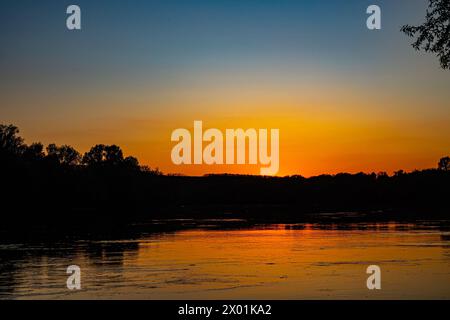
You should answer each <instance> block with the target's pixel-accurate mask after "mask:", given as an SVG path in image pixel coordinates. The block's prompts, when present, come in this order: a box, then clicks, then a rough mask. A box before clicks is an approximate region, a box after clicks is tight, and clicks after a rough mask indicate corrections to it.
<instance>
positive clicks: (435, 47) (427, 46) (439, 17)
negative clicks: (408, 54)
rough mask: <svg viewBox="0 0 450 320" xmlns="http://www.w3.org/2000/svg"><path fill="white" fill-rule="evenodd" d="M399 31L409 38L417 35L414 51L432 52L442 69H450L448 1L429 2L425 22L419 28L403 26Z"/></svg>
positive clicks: (449, 12)
mask: <svg viewBox="0 0 450 320" xmlns="http://www.w3.org/2000/svg"><path fill="white" fill-rule="evenodd" d="M401 31H402V32H404V33H405V34H406V35H407V36H409V37H415V36H416V35H417V39H416V41H415V42H414V43H413V44H412V46H413V48H414V49H416V50H421V49H423V50H425V52H432V53H434V54H436V55H437V56H438V58H439V61H440V64H441V67H442V68H443V69H448V68H449V67H450V0H430V3H429V5H428V9H427V13H426V21H425V22H424V23H423V24H422V25H420V26H409V25H405V26H403V27H402V28H401Z"/></svg>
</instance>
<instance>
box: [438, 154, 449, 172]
mask: <svg viewBox="0 0 450 320" xmlns="http://www.w3.org/2000/svg"><path fill="white" fill-rule="evenodd" d="M438 169H439V170H443V171H450V157H444V158H442V159H441V160H439V164H438Z"/></svg>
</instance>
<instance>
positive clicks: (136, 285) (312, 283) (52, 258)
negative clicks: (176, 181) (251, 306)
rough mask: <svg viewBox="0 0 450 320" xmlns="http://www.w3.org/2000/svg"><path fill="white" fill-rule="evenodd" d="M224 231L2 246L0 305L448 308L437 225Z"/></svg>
mask: <svg viewBox="0 0 450 320" xmlns="http://www.w3.org/2000/svg"><path fill="white" fill-rule="evenodd" d="M222 223H223V222H221V221H197V226H196V228H193V229H190V228H188V229H182V230H178V231H174V232H165V233H162V232H159V233H154V232H152V233H150V232H149V233H146V232H143V233H142V232H141V233H139V234H136V235H135V236H130V237H129V238H126V239H123V238H120V239H96V240H89V239H83V238H81V239H80V238H77V239H74V240H70V239H66V240H65V241H42V242H39V241H32V242H26V243H25V242H20V241H15V242H11V241H9V242H7V243H5V242H3V243H0V263H1V264H0V298H1V299H48V298H50V299H85V298H87V299H382V298H383V299H412V298H420V299H432V298H433V299H450V231H449V230H448V229H447V228H445V227H443V224H442V222H425V221H424V222H420V223H414V224H405V223H394V222H391V223H378V224H368V223H358V224H339V225H332V224H327V225H320V224H277V225H256V226H252V227H248V226H247V227H243V228H225V227H223V225H222ZM225 224H226V223H225ZM446 225H447V226H448V223H446ZM72 264H75V265H78V266H80V267H81V272H82V290H79V291H69V290H68V289H66V279H67V275H66V268H67V266H69V265H72ZM372 264H376V265H379V266H380V267H381V269H382V289H381V290H378V291H369V290H367V287H366V279H367V276H368V275H367V274H366V268H367V266H369V265H372Z"/></svg>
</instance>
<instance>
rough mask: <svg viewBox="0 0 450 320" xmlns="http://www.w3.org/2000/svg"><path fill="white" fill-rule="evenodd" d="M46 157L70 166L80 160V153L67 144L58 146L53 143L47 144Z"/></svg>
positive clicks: (78, 162)
mask: <svg viewBox="0 0 450 320" xmlns="http://www.w3.org/2000/svg"><path fill="white" fill-rule="evenodd" d="M47 157H48V158H49V159H52V160H54V161H57V162H58V163H59V164H62V165H70V166H75V165H78V164H80V161H81V155H80V153H79V152H78V151H77V150H75V149H74V148H73V147H71V146H68V145H63V146H61V147H58V146H57V145H56V144H54V143H52V144H49V145H48V147H47Z"/></svg>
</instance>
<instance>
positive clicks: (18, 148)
mask: <svg viewBox="0 0 450 320" xmlns="http://www.w3.org/2000/svg"><path fill="white" fill-rule="evenodd" d="M18 134H19V129H18V128H17V127H16V126H13V125H11V124H10V125H3V124H2V125H0V152H1V153H9V154H14V155H18V154H20V153H22V152H23V148H24V145H23V139H22V138H21V137H20V136H19V135H18Z"/></svg>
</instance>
